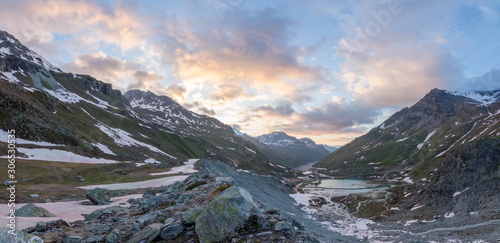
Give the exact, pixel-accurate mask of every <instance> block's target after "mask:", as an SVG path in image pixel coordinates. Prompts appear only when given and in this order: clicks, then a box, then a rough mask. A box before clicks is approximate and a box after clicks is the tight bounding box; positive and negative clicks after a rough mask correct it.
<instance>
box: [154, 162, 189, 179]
mask: <svg viewBox="0 0 500 243" xmlns="http://www.w3.org/2000/svg"><path fill="white" fill-rule="evenodd" d="M197 161H198V159H190V160H188V161H187V162H184V165H181V166H176V167H172V168H170V170H169V171H166V172H159V173H151V174H150V175H152V176H159V175H175V174H179V173H181V172H182V173H183V174H192V173H196V172H197V171H198V170H195V169H194V163H196V162H197Z"/></svg>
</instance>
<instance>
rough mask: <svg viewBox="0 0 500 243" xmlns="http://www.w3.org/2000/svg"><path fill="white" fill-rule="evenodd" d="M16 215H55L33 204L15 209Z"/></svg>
mask: <svg viewBox="0 0 500 243" xmlns="http://www.w3.org/2000/svg"><path fill="white" fill-rule="evenodd" d="M16 216H18V217H55V215H54V214H51V213H50V212H49V211H47V209H45V208H42V207H37V206H36V205H34V204H31V203H29V204H26V205H24V206H22V207H21V208H19V209H18V210H16Z"/></svg>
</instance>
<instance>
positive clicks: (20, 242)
mask: <svg viewBox="0 0 500 243" xmlns="http://www.w3.org/2000/svg"><path fill="white" fill-rule="evenodd" d="M10 230H11V229H10V228H0V242H8V243H24V242H32V243H43V240H42V239H41V238H40V237H38V236H34V235H30V234H27V233H26V232H23V231H14V234H15V235H12V234H10V233H9V231H10Z"/></svg>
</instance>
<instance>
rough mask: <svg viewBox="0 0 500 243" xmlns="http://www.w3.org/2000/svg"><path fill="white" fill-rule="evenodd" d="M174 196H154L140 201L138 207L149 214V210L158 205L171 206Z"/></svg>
mask: <svg viewBox="0 0 500 243" xmlns="http://www.w3.org/2000/svg"><path fill="white" fill-rule="evenodd" d="M175 198H176V196H175V195H161V196H154V197H150V198H145V199H142V200H140V202H139V207H140V209H142V211H144V212H149V211H150V210H151V209H153V208H154V207H156V206H157V205H159V204H160V203H162V204H172V203H173V202H174V200H175Z"/></svg>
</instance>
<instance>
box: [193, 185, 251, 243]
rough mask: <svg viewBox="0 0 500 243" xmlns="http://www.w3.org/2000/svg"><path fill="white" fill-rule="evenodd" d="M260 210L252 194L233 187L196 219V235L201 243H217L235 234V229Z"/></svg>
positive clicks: (218, 197) (217, 198)
mask: <svg viewBox="0 0 500 243" xmlns="http://www.w3.org/2000/svg"><path fill="white" fill-rule="evenodd" d="M258 213H259V209H258V206H257V204H256V203H255V202H254V200H253V198H252V196H251V195H250V193H248V192H247V191H246V190H245V189H243V188H240V187H231V188H229V189H226V190H225V191H224V192H222V193H221V194H220V195H219V196H217V197H216V198H215V199H214V200H212V202H210V204H208V206H207V207H206V208H205V210H204V211H203V212H202V213H201V214H200V216H198V218H197V219H196V234H197V235H198V238H199V239H200V242H202V243H204V242H217V241H221V240H223V239H224V238H226V237H228V236H233V235H234V234H235V232H234V231H235V229H237V228H238V227H241V226H243V225H244V224H245V222H246V221H247V220H248V218H249V217H250V216H252V215H255V214H258Z"/></svg>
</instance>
